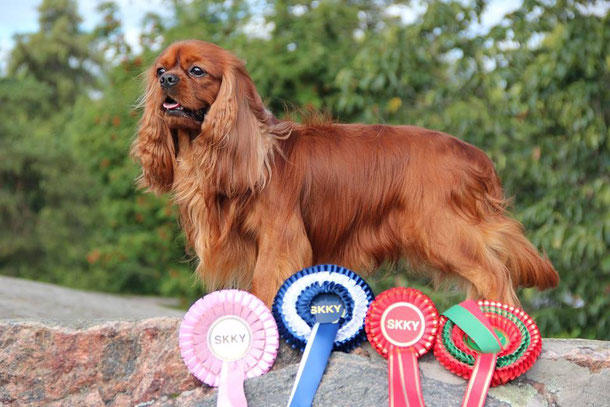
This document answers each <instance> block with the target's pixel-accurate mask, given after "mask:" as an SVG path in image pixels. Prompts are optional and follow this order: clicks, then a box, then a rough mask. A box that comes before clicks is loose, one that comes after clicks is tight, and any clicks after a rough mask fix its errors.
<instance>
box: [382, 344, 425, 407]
mask: <svg viewBox="0 0 610 407" xmlns="http://www.w3.org/2000/svg"><path fill="white" fill-rule="evenodd" d="M388 376H389V380H388V384H389V389H388V391H389V396H390V407H424V406H425V404H424V398H423V393H422V388H421V381H420V379H419V364H418V362H417V355H416V353H415V352H413V351H412V350H401V349H400V348H393V349H392V351H391V352H390V356H389V359H388Z"/></svg>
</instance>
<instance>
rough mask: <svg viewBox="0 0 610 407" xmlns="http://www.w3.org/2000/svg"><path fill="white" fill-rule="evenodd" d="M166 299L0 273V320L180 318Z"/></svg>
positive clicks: (178, 311) (179, 312) (177, 311)
mask: <svg viewBox="0 0 610 407" xmlns="http://www.w3.org/2000/svg"><path fill="white" fill-rule="evenodd" d="M163 305H168V306H171V305H176V304H175V301H172V300H171V299H169V298H155V297H135V296H125V295H112V294H105V293H96V292H90V291H82V290H75V289H72V288H66V287H60V286H58V285H53V284H48V283H41V282H39V281H31V280H24V279H20V278H14V277H6V276H0V319H8V318H11V319H14V318H35V319H68V320H71V319H82V320H88V319H99V318H103V319H123V318H152V317H161V316H164V317H181V316H182V315H184V312H183V311H180V310H177V309H171V308H168V307H166V306H163Z"/></svg>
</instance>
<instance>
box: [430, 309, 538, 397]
mask: <svg viewBox="0 0 610 407" xmlns="http://www.w3.org/2000/svg"><path fill="white" fill-rule="evenodd" d="M541 350H542V338H541V337H540V331H539V330H538V327H537V326H536V323H535V322H534V321H533V320H532V318H531V317H530V316H529V315H527V314H526V313H525V312H524V311H523V310H521V309H519V308H516V307H513V306H509V305H506V304H501V303H499V302H494V301H479V302H478V303H477V302H474V301H472V300H468V301H464V302H462V303H461V304H459V305H455V306H453V307H451V308H449V309H448V310H447V311H445V313H444V314H443V316H441V318H440V325H439V331H438V336H437V340H436V345H435V347H434V355H435V356H436V358H437V359H438V361H439V362H440V363H441V364H442V365H443V366H445V368H447V369H448V370H449V371H451V372H453V373H455V374H457V375H459V376H461V377H463V378H465V379H469V382H468V387H467V389H466V393H465V394H464V399H463V401H462V406H464V407H479V406H483V405H484V404H485V399H486V397H487V391H488V390H489V386H498V385H501V384H504V383H506V382H508V381H510V380H513V379H514V378H516V377H518V376H520V375H522V374H523V373H525V372H526V371H527V370H529V369H530V368H531V367H532V365H533V364H534V363H535V361H536V359H537V358H538V356H539V355H540V352H541Z"/></svg>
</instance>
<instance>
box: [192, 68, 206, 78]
mask: <svg viewBox="0 0 610 407" xmlns="http://www.w3.org/2000/svg"><path fill="white" fill-rule="evenodd" d="M189 72H190V73H191V74H192V75H193V76H203V75H205V71H204V70H203V69H201V68H199V67H198V66H194V67H192V68H191V70H190V71H189Z"/></svg>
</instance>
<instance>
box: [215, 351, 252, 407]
mask: <svg viewBox="0 0 610 407" xmlns="http://www.w3.org/2000/svg"><path fill="white" fill-rule="evenodd" d="M244 380H245V373H244V369H243V367H242V366H241V365H240V364H239V363H237V362H222V367H221V369H220V384H219V385H218V400H217V402H216V405H217V406H218V407H247V406H248V403H247V401H246V394H245V393H244Z"/></svg>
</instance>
